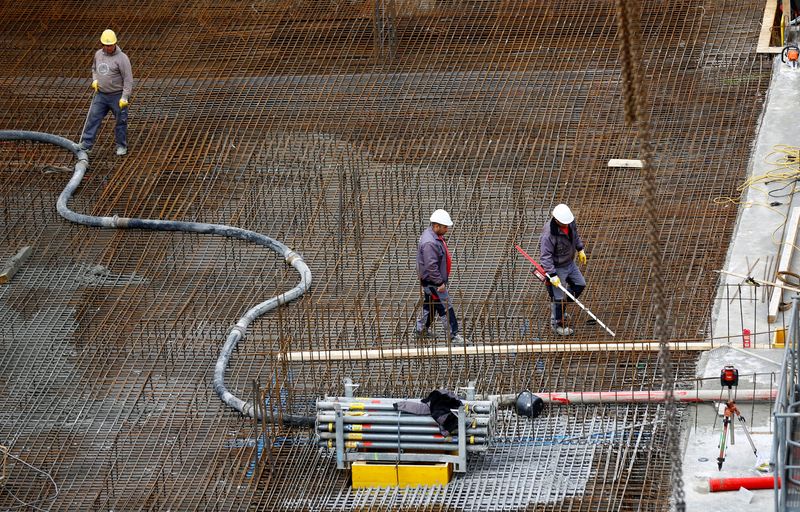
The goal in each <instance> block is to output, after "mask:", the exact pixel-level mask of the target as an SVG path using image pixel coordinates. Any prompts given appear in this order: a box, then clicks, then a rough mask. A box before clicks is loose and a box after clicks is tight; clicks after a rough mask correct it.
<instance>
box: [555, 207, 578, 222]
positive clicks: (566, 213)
mask: <svg viewBox="0 0 800 512" xmlns="http://www.w3.org/2000/svg"><path fill="white" fill-rule="evenodd" d="M553 217H555V218H556V220H557V221H558V222H560V223H561V224H569V223H570V222H572V221H573V220H575V216H574V215H572V210H570V209H569V206H567V205H565V204H564V203H561V204H559V205H557V206H556V207H555V208H553Z"/></svg>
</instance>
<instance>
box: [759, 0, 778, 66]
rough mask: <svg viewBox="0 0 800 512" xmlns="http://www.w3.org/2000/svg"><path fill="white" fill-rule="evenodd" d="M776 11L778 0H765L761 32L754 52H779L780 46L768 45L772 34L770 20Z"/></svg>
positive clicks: (773, 17)
mask: <svg viewBox="0 0 800 512" xmlns="http://www.w3.org/2000/svg"><path fill="white" fill-rule="evenodd" d="M777 11H778V0H767V2H766V5H765V6H764V17H763V19H762V20H761V33H759V35H758V45H757V48H756V53H781V52H782V51H783V47H782V46H770V45H769V40H770V38H771V35H772V20H774V19H775V13H776V12H777Z"/></svg>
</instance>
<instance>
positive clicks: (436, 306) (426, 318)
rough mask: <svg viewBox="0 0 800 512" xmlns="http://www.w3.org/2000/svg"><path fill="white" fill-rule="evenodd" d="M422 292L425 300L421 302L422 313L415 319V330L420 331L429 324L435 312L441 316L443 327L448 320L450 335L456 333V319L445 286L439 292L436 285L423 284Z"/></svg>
mask: <svg viewBox="0 0 800 512" xmlns="http://www.w3.org/2000/svg"><path fill="white" fill-rule="evenodd" d="M422 292H423V293H424V294H425V301H424V302H423V303H422V315H421V316H420V317H419V318H418V319H417V332H422V331H423V330H424V329H427V328H428V327H430V326H431V323H432V322H433V317H434V312H435V314H438V315H439V316H440V317H442V325H443V326H444V327H445V328H447V325H448V322H449V324H450V334H451V335H452V336H455V335H456V334H458V320H457V319H456V312H455V310H453V303H452V302H450V294H449V293H448V290H447V289H446V288H445V290H444V291H443V292H440V291H438V290H437V289H436V286H423V287H422Z"/></svg>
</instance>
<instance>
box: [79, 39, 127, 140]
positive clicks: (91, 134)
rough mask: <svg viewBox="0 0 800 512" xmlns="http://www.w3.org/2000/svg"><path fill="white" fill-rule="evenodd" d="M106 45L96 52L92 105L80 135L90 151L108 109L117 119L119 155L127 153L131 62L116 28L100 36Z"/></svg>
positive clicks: (116, 138)
mask: <svg viewBox="0 0 800 512" xmlns="http://www.w3.org/2000/svg"><path fill="white" fill-rule="evenodd" d="M100 42H101V43H102V44H103V47H102V48H100V49H99V50H97V51H96V52H95V54H94V61H93V62H92V89H94V95H93V97H92V106H91V107H90V108H89V116H88V117H87V118H86V125H85V126H84V128H83V133H82V134H81V142H80V148H81V149H83V150H84V151H90V150H91V149H92V146H93V145H94V139H95V136H96V135H97V130H98V129H99V128H100V123H101V122H102V121H103V118H104V117H105V116H106V114H108V112H109V110H110V111H111V112H113V113H114V118H115V119H116V120H117V124H116V127H115V128H114V139H115V140H116V143H117V155H118V156H122V155H125V154H126V153H127V152H128V100H129V98H130V97H131V91H132V90H133V72H132V71H131V61H130V60H129V59H128V56H127V55H125V54H124V53H122V49H121V48H120V47H119V46H117V35H116V34H115V33H114V31H113V30H110V29H107V30H104V31H103V33H102V35H101V36H100Z"/></svg>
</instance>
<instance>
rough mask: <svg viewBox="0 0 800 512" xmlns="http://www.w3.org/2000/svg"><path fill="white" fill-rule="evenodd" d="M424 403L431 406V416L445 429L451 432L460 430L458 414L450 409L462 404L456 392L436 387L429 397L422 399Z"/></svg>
mask: <svg viewBox="0 0 800 512" xmlns="http://www.w3.org/2000/svg"><path fill="white" fill-rule="evenodd" d="M422 403H425V404H428V405H429V406H430V408H431V417H432V418H433V419H434V420H436V423H438V424H439V425H440V426H441V427H442V428H443V429H444V430H447V431H448V432H450V433H451V434H452V433H455V432H458V416H456V415H455V414H453V413H452V412H451V411H450V409H458V408H459V407H461V405H462V404H461V400H459V399H458V397H456V394H455V393H453V392H452V391H448V390H446V389H442V390H438V389H435V390H433V391H431V392H430V394H429V395H428V397H427V398H423V399H422Z"/></svg>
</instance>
